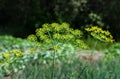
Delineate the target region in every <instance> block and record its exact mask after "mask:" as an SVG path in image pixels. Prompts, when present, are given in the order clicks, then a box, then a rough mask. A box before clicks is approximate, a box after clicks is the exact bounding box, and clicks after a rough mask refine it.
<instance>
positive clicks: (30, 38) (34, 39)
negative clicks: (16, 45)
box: [27, 34, 37, 41]
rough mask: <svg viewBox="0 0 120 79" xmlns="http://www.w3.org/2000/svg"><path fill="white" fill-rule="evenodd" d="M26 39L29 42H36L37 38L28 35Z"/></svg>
mask: <svg viewBox="0 0 120 79" xmlns="http://www.w3.org/2000/svg"><path fill="white" fill-rule="evenodd" d="M27 39H28V40H31V41H37V37H36V36H35V35H34V34H31V35H29V36H28V37H27Z"/></svg>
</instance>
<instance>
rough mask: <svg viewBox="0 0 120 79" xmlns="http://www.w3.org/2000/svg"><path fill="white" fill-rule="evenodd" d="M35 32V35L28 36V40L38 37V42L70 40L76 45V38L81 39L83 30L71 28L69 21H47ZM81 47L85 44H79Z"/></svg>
mask: <svg viewBox="0 0 120 79" xmlns="http://www.w3.org/2000/svg"><path fill="white" fill-rule="evenodd" d="M35 32H36V34H35V35H33V34H32V35H30V36H28V40H36V37H37V39H38V40H39V41H38V42H42V43H46V42H47V43H50V42H51V41H52V40H55V41H58V42H70V43H73V44H75V45H78V44H77V42H76V40H78V39H81V37H82V34H83V33H82V31H81V30H78V29H76V30H74V29H72V28H70V25H69V24H68V23H62V24H58V23H52V24H48V23H45V24H43V25H42V28H38V29H36V31H35ZM79 44H80V43H79ZM84 45H85V44H84ZM79 47H84V46H81V45H79Z"/></svg>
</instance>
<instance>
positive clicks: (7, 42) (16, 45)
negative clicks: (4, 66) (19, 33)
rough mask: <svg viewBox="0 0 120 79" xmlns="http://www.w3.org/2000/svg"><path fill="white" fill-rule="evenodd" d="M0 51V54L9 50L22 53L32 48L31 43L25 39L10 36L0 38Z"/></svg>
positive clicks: (32, 44)
mask: <svg viewBox="0 0 120 79" xmlns="http://www.w3.org/2000/svg"><path fill="white" fill-rule="evenodd" d="M0 40H1V41H2V42H0V51H1V52H7V51H9V50H11V49H20V50H22V51H25V50H26V49H28V48H31V47H33V46H34V43H33V42H30V41H28V40H25V39H21V38H15V37H12V36H7V35H5V36H0Z"/></svg>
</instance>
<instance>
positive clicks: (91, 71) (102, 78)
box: [0, 37, 120, 79]
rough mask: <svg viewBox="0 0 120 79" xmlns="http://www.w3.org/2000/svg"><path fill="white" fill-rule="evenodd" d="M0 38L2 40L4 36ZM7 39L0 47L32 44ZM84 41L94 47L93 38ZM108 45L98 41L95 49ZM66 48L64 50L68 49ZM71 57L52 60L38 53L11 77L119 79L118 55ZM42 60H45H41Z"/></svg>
mask: <svg viewBox="0 0 120 79" xmlns="http://www.w3.org/2000/svg"><path fill="white" fill-rule="evenodd" d="M0 39H2V40H3V39H4V38H0ZM10 39H11V40H10ZM7 40H8V41H12V42H11V43H8V42H7V43H5V44H4V43H1V47H2V45H6V46H8V45H9V46H10V47H12V43H14V44H16V43H17V45H20V48H21V47H23V48H24V47H26V48H27V47H30V46H31V45H32V44H31V43H30V46H29V45H28V46H26V45H23V44H21V42H22V40H21V39H16V41H15V42H13V40H14V39H13V38H11V37H10V38H9V39H7ZM4 41H5V40H4ZM25 42H26V41H25ZM86 43H87V44H88V45H89V46H90V47H91V49H92V48H93V47H94V46H93V45H95V40H94V39H91V38H89V39H87V40H86ZM28 44H29V43H28ZM110 45H111V44H105V43H102V42H99V41H98V42H97V45H96V47H95V50H104V49H108V47H110ZM46 46H47V47H48V48H49V46H48V45H45V46H44V48H45V47H46ZM23 48H21V49H23ZM1 49H2V48H1ZM11 49H12V48H11ZM68 49H69V48H68ZM68 49H66V50H65V51H68ZM118 49H119V47H118ZM5 50H6V49H5ZM65 51H64V52H65ZM70 51H71V50H70ZM40 53H41V52H40ZM67 55H68V54H67ZM72 57H73V58H72V59H64V58H60V59H59V60H58V59H54V56H53V59H54V60H52V59H49V58H46V59H45V58H44V57H42V55H39V57H38V59H36V60H31V61H29V62H28V63H26V68H25V69H24V70H22V71H21V72H18V73H16V74H13V75H11V77H12V79H120V75H119V74H120V70H119V69H120V56H116V57H114V58H112V57H110V56H109V57H105V58H103V59H102V60H99V61H94V62H91V61H87V60H82V59H79V58H76V57H75V56H72ZM43 60H46V61H45V62H43Z"/></svg>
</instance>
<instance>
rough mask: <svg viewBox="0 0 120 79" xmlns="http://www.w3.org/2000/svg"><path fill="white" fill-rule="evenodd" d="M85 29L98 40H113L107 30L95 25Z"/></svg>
mask: <svg viewBox="0 0 120 79" xmlns="http://www.w3.org/2000/svg"><path fill="white" fill-rule="evenodd" d="M85 30H86V31H88V32H90V34H91V35H92V36H93V37H94V38H96V39H98V40H101V41H104V42H113V37H112V35H111V33H110V32H109V31H108V30H107V31H105V30H102V28H99V27H97V26H92V27H89V28H85Z"/></svg>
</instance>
